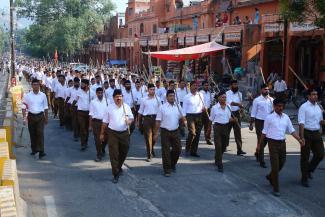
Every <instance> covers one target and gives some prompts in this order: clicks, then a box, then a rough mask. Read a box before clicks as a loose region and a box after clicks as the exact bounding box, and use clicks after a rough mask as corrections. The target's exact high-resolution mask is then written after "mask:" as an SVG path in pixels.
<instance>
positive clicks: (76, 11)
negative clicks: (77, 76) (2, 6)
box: [16, 0, 114, 57]
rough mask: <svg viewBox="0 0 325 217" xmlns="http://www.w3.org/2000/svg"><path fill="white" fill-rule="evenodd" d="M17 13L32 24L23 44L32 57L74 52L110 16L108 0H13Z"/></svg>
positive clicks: (109, 2) (110, 5)
mask: <svg viewBox="0 0 325 217" xmlns="http://www.w3.org/2000/svg"><path fill="white" fill-rule="evenodd" d="M16 4H17V6H18V7H19V10H18V14H19V16H22V17H28V18H30V19H32V20H33V21H34V23H33V24H32V25H31V26H30V27H29V29H28V30H27V32H26V34H25V36H24V39H25V42H26V44H25V46H26V47H27V49H28V50H29V52H30V53H31V54H32V55H33V56H38V57H42V56H47V55H48V54H49V55H51V56H53V54H54V50H55V49H58V52H59V53H60V54H61V55H64V56H67V55H69V56H70V55H73V54H75V53H76V52H78V51H79V50H80V49H81V48H82V47H83V45H84V44H85V43H87V42H88V41H90V40H91V39H92V38H93V37H94V36H95V35H96V33H98V32H100V31H101V30H102V28H103V24H104V23H105V22H107V20H108V19H109V18H110V15H111V11H112V10H113V9H114V5H113V4H112V2H111V1H110V0H16Z"/></svg>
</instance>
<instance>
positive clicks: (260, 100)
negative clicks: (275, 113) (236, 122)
mask: <svg viewBox="0 0 325 217" xmlns="http://www.w3.org/2000/svg"><path fill="white" fill-rule="evenodd" d="M272 110H273V98H272V97H270V96H267V97H266V98H265V97H264V96H263V95H260V96H259V97H256V98H255V99H254V101H253V106H252V112H251V117H252V118H256V119H259V120H265V118H266V116H268V115H269V114H270V113H271V112H272Z"/></svg>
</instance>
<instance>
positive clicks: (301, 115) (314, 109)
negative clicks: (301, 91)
mask: <svg viewBox="0 0 325 217" xmlns="http://www.w3.org/2000/svg"><path fill="white" fill-rule="evenodd" d="M321 120H323V112H322V110H321V109H320V107H319V105H317V104H315V105H314V104H312V103H311V102H310V101H309V100H308V101H307V102H305V103H304V104H302V105H301V106H300V108H299V111H298V123H299V124H303V125H304V128H305V129H307V130H319V129H320V123H319V122H320V121H321Z"/></svg>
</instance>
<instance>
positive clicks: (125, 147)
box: [108, 129, 130, 176]
mask: <svg viewBox="0 0 325 217" xmlns="http://www.w3.org/2000/svg"><path fill="white" fill-rule="evenodd" d="M129 143H130V135H129V133H128V131H123V132H118V131H114V130H111V129H108V149H109V158H110V161H111V165H112V174H113V176H117V174H118V173H119V171H120V170H121V169H122V166H123V163H124V161H125V159H126V156H127V154H128V151H129Z"/></svg>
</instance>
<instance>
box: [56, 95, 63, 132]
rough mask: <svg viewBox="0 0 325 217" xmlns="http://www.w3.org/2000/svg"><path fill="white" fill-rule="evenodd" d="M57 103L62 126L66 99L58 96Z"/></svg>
mask: <svg viewBox="0 0 325 217" xmlns="http://www.w3.org/2000/svg"><path fill="white" fill-rule="evenodd" d="M56 103H57V105H58V110H59V119H60V126H64V99H63V98H61V97H59V98H56Z"/></svg>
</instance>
